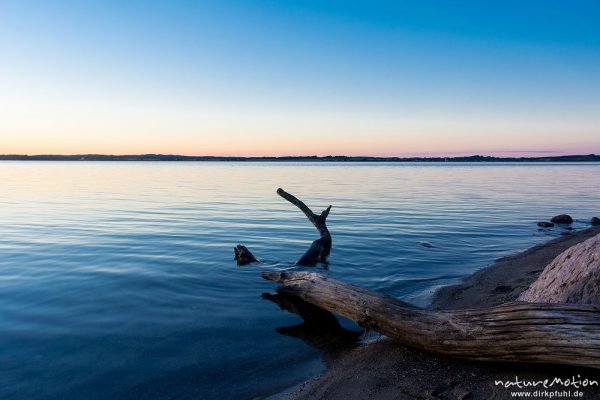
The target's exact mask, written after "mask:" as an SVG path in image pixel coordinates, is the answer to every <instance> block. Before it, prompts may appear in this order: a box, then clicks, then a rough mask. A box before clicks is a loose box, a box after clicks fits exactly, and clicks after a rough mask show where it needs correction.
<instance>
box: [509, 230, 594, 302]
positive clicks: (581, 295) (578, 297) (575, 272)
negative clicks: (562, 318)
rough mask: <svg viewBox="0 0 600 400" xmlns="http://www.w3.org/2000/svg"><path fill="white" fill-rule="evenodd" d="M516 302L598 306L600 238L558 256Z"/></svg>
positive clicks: (580, 244) (592, 239)
mask: <svg viewBox="0 0 600 400" xmlns="http://www.w3.org/2000/svg"><path fill="white" fill-rule="evenodd" d="M519 300H521V301H529V302H536V303H577V304H600V234H599V235H596V236H594V237H592V238H590V239H588V240H586V241H585V242H582V243H579V244H577V245H575V246H573V247H570V248H568V249H567V250H565V251H564V252H562V253H561V254H559V255H558V256H557V257H556V258H555V259H554V260H553V261H552V262H551V263H550V264H548V266H547V267H546V268H544V271H543V272H542V273H541V275H540V276H539V277H538V278H537V280H536V281H535V282H533V283H532V284H531V286H529V288H528V289H527V290H525V291H524V292H523V293H521V295H520V296H519Z"/></svg>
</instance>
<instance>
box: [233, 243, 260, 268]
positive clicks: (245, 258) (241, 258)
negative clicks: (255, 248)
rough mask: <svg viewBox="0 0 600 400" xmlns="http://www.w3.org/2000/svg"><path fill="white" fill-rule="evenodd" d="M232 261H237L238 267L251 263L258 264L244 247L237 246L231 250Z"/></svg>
mask: <svg viewBox="0 0 600 400" xmlns="http://www.w3.org/2000/svg"><path fill="white" fill-rule="evenodd" d="M233 253H234V259H235V261H237V264H238V265H246V264H250V263H253V262H258V260H257V259H256V257H254V254H252V253H251V252H250V250H248V248H247V247H246V246H243V245H241V244H238V245H237V246H235V247H234V248H233Z"/></svg>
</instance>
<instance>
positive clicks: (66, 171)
mask: <svg viewBox="0 0 600 400" xmlns="http://www.w3.org/2000/svg"><path fill="white" fill-rule="evenodd" d="M277 187H283V188H285V189H286V190H288V191H289V192H291V193H293V194H296V195H297V196H298V197H300V198H301V199H303V200H304V201H305V202H306V203H307V204H309V206H311V207H312V208H313V209H314V210H315V211H318V212H320V211H321V210H322V209H323V208H324V207H325V206H327V205H329V204H333V209H332V211H331V214H330V216H329V219H328V224H329V228H330V230H331V232H332V235H333V241H334V245H333V250H332V253H331V256H330V264H329V266H328V269H325V268H324V267H323V266H317V267H315V268H316V270H319V271H321V272H323V273H327V274H330V275H333V276H336V277H339V278H341V279H344V280H345V281H350V282H354V283H357V284H360V285H362V286H366V287H369V288H372V289H376V290H380V291H384V292H387V293H389V294H391V295H394V296H397V297H399V298H402V299H404V300H407V301H410V302H413V303H415V304H419V305H424V304H426V303H427V301H428V299H429V298H430V296H431V292H432V290H434V289H435V288H436V287H439V286H440V285H446V284H449V283H453V282H455V281H456V280H457V279H458V278H460V277H462V276H464V275H466V274H469V273H471V272H473V271H474V270H475V269H477V268H479V267H481V266H483V265H485V264H487V263H489V262H491V261H493V260H494V259H495V258H497V257H500V256H502V255H506V254H508V253H512V252H514V251H515V250H517V249H522V248H525V247H529V246H530V245H532V244H535V243H538V242H541V241H545V240H547V239H548V238H549V237H550V236H555V235H558V234H560V232H561V230H560V229H553V230H547V231H538V229H537V227H536V226H535V224H534V221H537V220H540V219H544V218H549V217H551V216H552V215H554V214H557V213H562V212H569V213H571V215H573V216H574V218H575V219H576V220H577V222H576V224H575V225H574V226H575V227H576V228H581V227H584V226H587V221H589V219H590V218H591V217H592V216H593V215H598V216H600V193H599V192H598V187H600V165H597V164H596V165H590V164H586V165H558V164H557V165H547V164H544V165H498V164H493V165H483V164H472V165H469V164H463V165H456V164H451V165H448V164H425V165H417V164H321V163H319V164H308V163H307V164H283V163H278V164H268V163H256V164H254V163H141V162H138V163H125V162H122V163H93V162H85V163H81V162H65V163H63V162H2V163H0V188H1V191H0V205H1V207H0V221H1V224H0V252H1V257H0V398H2V399H28V400H30V399H109V398H110V399H140V398H152V399H154V398H157V399H171V398H177V399H179V398H184V399H197V398H208V399H216V398H220V399H228V398H242V399H243V398H254V397H262V396H268V395H270V394H273V393H275V392H277V391H279V390H282V389H284V388H286V387H288V386H290V385H293V384H295V383H297V382H299V381H301V380H303V379H305V378H306V377H307V376H309V375H312V374H313V373H315V372H318V371H319V369H320V368H322V367H321V366H322V361H321V357H322V355H321V352H320V351H319V350H317V349H316V348H315V347H313V346H311V345H309V344H307V342H311V338H310V337H308V338H305V339H307V340H306V341H303V340H300V339H298V338H294V337H291V336H286V335H283V334H280V333H278V332H277V331H276V328H278V327H286V326H292V325H296V324H299V323H300V322H301V320H300V318H299V317H298V316H296V315H294V314H291V313H288V312H285V311H282V310H281V309H280V308H279V307H278V306H277V305H275V304H274V303H272V302H270V301H268V300H265V299H262V298H261V294H262V293H263V292H273V288H274V286H275V285H274V284H273V283H271V282H266V281H263V280H262V279H261V278H260V276H259V275H260V274H259V273H260V271H262V270H268V269H275V268H279V267H283V266H285V265H287V264H289V263H290V262H293V261H294V260H296V259H297V258H298V257H299V256H300V255H301V254H302V253H303V252H304V250H305V249H306V248H307V246H308V245H309V244H310V242H311V241H312V240H314V239H316V237H317V235H316V231H315V229H314V228H313V227H312V225H310V224H309V223H308V221H307V220H306V218H305V217H304V215H303V214H302V213H301V212H300V211H299V210H297V209H296V208H295V207H293V206H292V205H291V204H289V203H287V202H286V201H284V200H283V199H281V198H280V197H278V196H277V195H276V194H275V190H276V189H277ZM237 243H243V244H245V245H247V246H248V247H249V248H250V249H251V250H252V251H253V252H254V254H255V255H257V256H258V257H259V258H262V259H264V260H265V261H267V262H268V263H269V264H265V265H250V266H246V267H242V268H238V267H237V266H236V265H235V262H234V261H233V250H232V249H233V246H234V245H235V244H237ZM426 246H429V247H426ZM431 246H433V247H431ZM277 263H279V266H277V265H274V264H277ZM344 326H346V327H347V328H351V329H355V328H356V327H355V326H353V325H352V324H350V323H348V322H344ZM313 339H314V338H313ZM312 344H313V345H314V341H313V342H312ZM325 357H326V358H327V356H325Z"/></svg>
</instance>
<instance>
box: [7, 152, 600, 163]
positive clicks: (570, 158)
mask: <svg viewBox="0 0 600 400" xmlns="http://www.w3.org/2000/svg"><path fill="white" fill-rule="evenodd" d="M0 161H188V162H189V161H215V162H218V161H236V162H248V161H252V162H255V161H259V162H299V161H300V162H303V161H313V162H523V163H532V162H533V163H540V162H600V155H596V154H588V155H566V156H544V157H493V156H481V155H472V156H461V157H371V156H323V157H320V156H282V157H225V156H182V155H172V154H134V155H110V154H73V155H53V154H40V155H20V154H0Z"/></svg>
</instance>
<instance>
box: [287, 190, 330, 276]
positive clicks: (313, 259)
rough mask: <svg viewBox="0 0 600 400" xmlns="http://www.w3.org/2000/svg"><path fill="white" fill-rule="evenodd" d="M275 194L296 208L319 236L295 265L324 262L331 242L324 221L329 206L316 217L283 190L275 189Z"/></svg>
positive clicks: (304, 205)
mask: <svg viewBox="0 0 600 400" xmlns="http://www.w3.org/2000/svg"><path fill="white" fill-rule="evenodd" d="M277 194H278V195H280V196H281V197H283V198H284V199H286V200H287V201H289V202H290V203H292V204H293V205H295V206H296V207H298V208H299V209H300V210H301V211H302V212H303V213H304V215H306V217H307V218H308V220H309V221H310V222H311V223H312V224H313V225H314V226H315V228H317V231H318V232H319V235H320V236H321V237H320V238H319V239H317V240H315V241H314V242H312V244H311V245H310V247H309V248H308V250H306V253H304V255H303V256H302V257H300V259H299V260H298V261H297V262H296V264H300V265H314V264H316V263H318V262H326V261H327V256H329V253H330V251H331V245H332V241H331V234H330V233H329V229H327V224H326V223H325V221H326V220H327V216H328V215H329V211H330V210H331V206H329V207H327V208H326V209H325V210H324V211H323V212H322V213H321V214H320V215H316V214H315V213H314V212H312V210H311V209H310V208H308V206H307V205H306V204H304V203H303V202H302V201H300V200H299V199H297V198H296V197H295V196H293V195H291V194H290V193H288V192H286V191H285V190H283V189H281V188H279V189H277Z"/></svg>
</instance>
